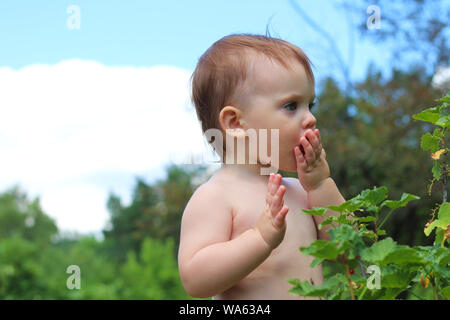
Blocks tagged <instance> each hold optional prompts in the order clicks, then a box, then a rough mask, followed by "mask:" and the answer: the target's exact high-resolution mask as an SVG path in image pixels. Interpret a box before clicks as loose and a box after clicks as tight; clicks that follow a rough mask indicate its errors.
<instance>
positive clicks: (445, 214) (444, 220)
mask: <svg viewBox="0 0 450 320" xmlns="http://www.w3.org/2000/svg"><path fill="white" fill-rule="evenodd" d="M438 219H439V221H440V226H442V227H447V226H448V225H449V224H450V203H448V202H444V203H443V204H442V205H441V207H440V208H439V213H438Z"/></svg>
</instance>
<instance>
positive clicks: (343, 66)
mask: <svg viewBox="0 0 450 320" xmlns="http://www.w3.org/2000/svg"><path fill="white" fill-rule="evenodd" d="M289 3H290V4H291V6H292V8H293V9H294V10H295V12H296V13H297V14H298V15H299V16H301V17H302V18H303V19H304V20H305V21H306V23H308V24H309V25H310V26H311V27H312V28H313V29H315V30H316V31H317V32H318V33H319V34H321V35H322V36H323V37H324V38H325V39H326V40H327V42H328V44H329V46H330V48H331V50H332V51H333V52H334V54H335V56H336V59H337V61H338V64H339V67H340V69H341V72H342V74H343V75H344V80H345V82H346V88H347V89H350V88H351V87H352V86H351V81H350V76H349V71H348V67H347V65H346V64H345V62H344V59H343V58H342V55H341V52H340V51H339V49H338V46H337V45H336V42H335V41H334V39H333V37H332V36H331V35H330V34H329V33H328V32H327V31H325V30H324V29H322V27H320V26H319V25H318V24H317V23H316V22H315V21H314V20H313V19H311V18H310V17H309V16H308V15H307V14H306V13H305V11H303V9H302V8H300V6H299V5H298V4H297V2H295V0H289Z"/></svg>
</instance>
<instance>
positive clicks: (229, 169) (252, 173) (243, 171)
mask: <svg viewBox="0 0 450 320" xmlns="http://www.w3.org/2000/svg"><path fill="white" fill-rule="evenodd" d="M261 168H263V166H262V165H261V164H225V163H222V167H221V171H222V172H223V173H226V174H230V175H234V176H236V177H239V178H241V179H246V180H252V181H259V182H267V179H269V175H263V174H261Z"/></svg>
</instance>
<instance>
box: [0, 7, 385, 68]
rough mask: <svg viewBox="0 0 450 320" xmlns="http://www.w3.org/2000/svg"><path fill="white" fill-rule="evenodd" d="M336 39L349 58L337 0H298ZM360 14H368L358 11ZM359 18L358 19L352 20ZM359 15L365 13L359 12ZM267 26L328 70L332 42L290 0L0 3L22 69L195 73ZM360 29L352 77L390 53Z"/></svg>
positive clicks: (11, 53)
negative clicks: (230, 44) (228, 38)
mask: <svg viewBox="0 0 450 320" xmlns="http://www.w3.org/2000/svg"><path fill="white" fill-rule="evenodd" d="M297 2H298V3H299V5H300V6H301V7H302V8H303V9H304V10H305V11H306V12H307V13H308V14H309V15H310V16H311V17H312V18H313V19H315V20H316V22H317V23H319V24H320V25H321V27H322V28H323V29H325V30H327V31H328V32H329V33H330V34H331V35H332V36H333V37H334V38H335V39H336V42H337V43H338V45H339V47H340V48H341V50H342V53H343V56H344V58H345V59H346V58H348V55H347V52H348V25H347V22H346V21H347V18H348V16H347V15H345V13H344V12H343V11H342V10H341V9H339V8H338V7H337V6H336V5H335V3H336V1H329V0H319V1H300V0H298V1H297ZM70 5H76V6H78V7H79V8H80V22H81V24H80V29H78V30H70V29H69V28H67V26H66V22H67V19H68V18H69V16H70V14H69V13H67V12H66V10H67V8H68V7H69V6H70ZM361 16H362V17H364V16H367V17H368V15H367V14H366V13H365V12H361ZM354 18H355V19H356V18H357V17H354ZM359 18H360V17H359ZM269 20H270V31H271V33H272V34H273V35H277V34H278V35H279V36H280V37H282V38H283V39H285V40H288V41H291V42H293V43H295V44H297V45H299V46H300V47H302V48H303V49H304V50H305V51H306V52H307V54H309V55H310V58H311V60H312V61H313V63H314V64H315V65H316V66H317V67H318V69H317V70H316V73H318V74H319V77H320V75H321V74H324V73H325V69H327V70H329V69H330V68H329V65H328V63H329V61H323V60H329V59H330V55H329V53H328V52H324V51H327V50H326V48H327V44H326V42H325V41H324V39H323V38H321V37H320V36H319V35H318V34H317V33H316V32H315V31H314V30H312V29H311V28H310V27H309V26H308V25H307V23H306V22H304V21H303V20H302V18H301V17H299V16H298V15H296V14H295V13H294V12H293V10H292V8H291V6H290V4H289V2H288V1H287V0H285V1H274V0H271V1H269V0H259V1H258V0H244V1H238V0H231V1H223V0H216V1H205V0H192V1H180V0H167V1H136V0H131V1H124V0H121V1H118V0H109V1H106V0H87V1H80V0H78V1H76V0H73V1H49V0H40V1H33V2H30V1H23V0H19V1H1V2H0V45H1V47H2V50H0V65H4V66H10V67H13V68H20V67H23V66H25V65H29V64H32V63H47V64H53V63H57V62H59V61H61V60H64V59H69V58H79V59H90V60H95V61H99V62H101V63H103V64H106V65H111V66H124V65H131V66H152V65H173V66H178V67H180V68H185V69H188V70H193V69H194V67H195V64H196V61H197V59H198V57H199V56H200V55H201V54H202V53H203V52H204V51H205V50H206V49H207V48H208V47H209V46H210V45H211V44H212V43H213V42H214V41H216V40H218V39H219V38H221V37H223V36H225V35H227V34H230V33H241V32H246V33H260V34H261V33H262V34H264V33H265V30H266V26H267V24H268V22H269ZM356 33H357V32H356V30H354V34H355V39H356V41H355V44H356V51H355V53H356V55H355V63H354V66H355V68H354V76H356V77H361V76H362V75H363V74H364V72H365V70H366V68H367V64H368V62H369V61H371V60H375V61H376V62H377V63H378V64H379V65H382V64H383V59H384V58H387V56H386V55H384V54H383V53H385V51H384V50H382V48H381V49H380V48H379V45H376V46H375V45H371V44H370V43H369V42H367V41H362V40H361V39H358V35H357V34H356Z"/></svg>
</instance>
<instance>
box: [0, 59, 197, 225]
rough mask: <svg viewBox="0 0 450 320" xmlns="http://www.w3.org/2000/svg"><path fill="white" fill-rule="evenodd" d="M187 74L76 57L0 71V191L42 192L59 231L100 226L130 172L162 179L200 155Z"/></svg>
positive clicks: (167, 68)
mask: <svg viewBox="0 0 450 320" xmlns="http://www.w3.org/2000/svg"><path fill="white" fill-rule="evenodd" d="M190 75H191V72H190V71H187V70H182V69H179V68H175V67H171V66H156V67H151V68H135V67H111V66H104V65H102V64H100V63H97V62H93V61H82V60H67V61H62V62H60V63H58V64H55V65H31V66H27V67H24V68H22V69H19V70H12V69H10V68H5V67H1V68H0V88H1V94H0V159H1V164H2V170H1V172H0V191H3V190H4V189H6V188H9V187H10V186H11V185H13V184H16V183H17V184H19V185H21V186H22V188H23V189H24V190H25V191H26V192H27V193H28V194H29V195H30V196H33V197H35V196H38V195H39V196H41V199H42V207H43V209H44V211H45V212H46V213H47V214H49V215H50V216H51V217H54V218H55V219H56V220H57V223H58V227H59V228H61V229H63V230H77V231H81V232H91V231H98V230H101V229H102V228H103V227H104V225H105V223H106V220H107V218H108V213H107V210H106V199H107V193H108V191H109V190H114V191H115V192H116V193H119V194H121V195H123V196H125V197H126V196H129V195H130V194H131V191H132V190H131V188H132V186H133V183H134V180H133V179H134V176H135V175H140V176H145V177H147V178H151V177H150V176H149V175H151V176H152V177H158V178H160V177H163V176H164V172H163V171H162V170H161V168H162V166H163V164H164V163H167V161H168V160H171V159H172V160H173V155H174V154H176V155H177V156H178V157H179V158H180V159H181V158H182V157H180V155H183V154H187V153H189V152H192V151H195V152H201V150H203V148H204V145H205V144H204V142H203V140H202V135H201V130H200V126H199V124H198V122H197V119H196V116H195V112H194V110H193V108H192V106H191V105H190V102H189V86H188V84H189V77H190ZM114 176H119V177H120V179H118V180H114V179H113V178H111V177H114ZM108 177H110V178H108ZM128 177H129V178H128ZM126 182H128V185H124V184H125V183H126Z"/></svg>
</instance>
